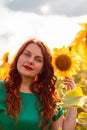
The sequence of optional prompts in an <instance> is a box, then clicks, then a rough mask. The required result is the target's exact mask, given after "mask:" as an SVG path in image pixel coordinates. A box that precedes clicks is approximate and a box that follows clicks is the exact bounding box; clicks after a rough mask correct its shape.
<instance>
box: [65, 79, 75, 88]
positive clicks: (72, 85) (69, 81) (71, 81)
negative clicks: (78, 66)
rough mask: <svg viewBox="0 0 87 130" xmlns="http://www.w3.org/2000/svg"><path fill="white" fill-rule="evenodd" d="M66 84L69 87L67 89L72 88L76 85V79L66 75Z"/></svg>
mask: <svg viewBox="0 0 87 130" xmlns="http://www.w3.org/2000/svg"><path fill="white" fill-rule="evenodd" d="M64 85H65V86H66V87H67V90H71V89H73V88H74V87H75V83H74V80H73V79H71V78H69V77H65V79H64Z"/></svg>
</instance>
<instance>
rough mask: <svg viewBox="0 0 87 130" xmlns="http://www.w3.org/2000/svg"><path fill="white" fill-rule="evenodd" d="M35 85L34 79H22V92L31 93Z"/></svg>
mask: <svg viewBox="0 0 87 130" xmlns="http://www.w3.org/2000/svg"><path fill="white" fill-rule="evenodd" d="M32 83H33V79H31V78H30V79H29V78H22V83H21V86H20V92H25V93H31V85H32Z"/></svg>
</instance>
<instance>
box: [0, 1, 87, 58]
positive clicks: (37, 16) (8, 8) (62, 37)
mask: <svg viewBox="0 0 87 130" xmlns="http://www.w3.org/2000/svg"><path fill="white" fill-rule="evenodd" d="M79 22H87V0H72V1H69V0H32V1H31V0H0V45H1V47H0V57H2V56H3V54H4V53H5V52H7V51H9V52H10V56H12V55H13V54H15V52H16V51H17V49H18V48H19V47H20V45H21V44H22V43H23V42H24V41H25V40H27V39H29V38H32V37H35V38H37V39H40V40H42V41H44V42H46V43H47V45H48V46H49V47H50V48H51V49H52V48H54V47H58V48H59V47H62V46H63V45H64V46H68V45H69V44H70V43H71V42H72V40H73V38H74V37H75V36H76V33H77V32H78V31H79V30H80V29H81V27H80V26H79V25H78V23H79Z"/></svg>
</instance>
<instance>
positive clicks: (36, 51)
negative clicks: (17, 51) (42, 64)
mask: <svg viewBox="0 0 87 130" xmlns="http://www.w3.org/2000/svg"><path fill="white" fill-rule="evenodd" d="M24 51H28V52H30V53H33V54H35V55H41V56H42V55H43V54H42V51H41V48H40V47H39V46H38V45H37V44H34V43H31V44H29V45H28V46H27V47H26V48H25V50H24Z"/></svg>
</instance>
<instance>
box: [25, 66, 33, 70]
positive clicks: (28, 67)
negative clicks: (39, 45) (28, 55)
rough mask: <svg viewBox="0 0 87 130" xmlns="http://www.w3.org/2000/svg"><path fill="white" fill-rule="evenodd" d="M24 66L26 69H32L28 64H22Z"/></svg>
mask: <svg viewBox="0 0 87 130" xmlns="http://www.w3.org/2000/svg"><path fill="white" fill-rule="evenodd" d="M24 68H25V69H26V70H33V69H32V68H31V67H30V66H27V65H24Z"/></svg>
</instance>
